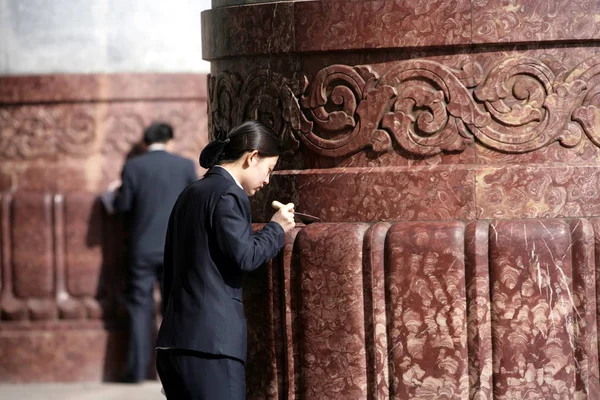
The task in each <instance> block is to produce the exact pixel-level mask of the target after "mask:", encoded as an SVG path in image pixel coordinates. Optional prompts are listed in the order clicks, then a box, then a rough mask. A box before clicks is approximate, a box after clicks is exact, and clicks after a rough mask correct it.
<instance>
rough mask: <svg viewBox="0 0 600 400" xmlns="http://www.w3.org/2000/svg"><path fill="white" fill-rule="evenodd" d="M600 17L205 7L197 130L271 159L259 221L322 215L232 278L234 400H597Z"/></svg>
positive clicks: (346, 4)
mask: <svg viewBox="0 0 600 400" xmlns="http://www.w3.org/2000/svg"><path fill="white" fill-rule="evenodd" d="M238 3H240V2H238ZM241 3H250V2H248V1H247V2H241ZM563 3H564V4H563ZM599 16H600V2H598V1H597V0H593V1H569V2H568V3H567V2H562V3H561V2H546V1H541V0H531V1H524V0H521V1H512V2H506V1H500V0H487V1H475V0H459V1H453V2H448V1H441V0H434V1H426V2H408V1H407V2H403V1H392V0H389V1H388V0H382V1H347V0H322V1H318V0H312V1H289V2H263V3H261V4H245V5H243V4H242V5H240V4H238V6H236V7H218V8H214V9H213V10H210V11H206V12H204V13H203V15H202V21H203V30H204V31H203V33H204V34H203V40H204V49H203V51H204V58H206V59H208V60H210V61H211V63H212V64H211V65H212V71H211V76H210V81H209V102H210V103H209V130H210V132H211V134H212V135H213V136H215V135H218V134H220V133H222V132H226V131H228V130H229V129H230V128H231V127H232V126H235V125H236V124H238V123H240V122H241V121H243V120H245V119H259V120H262V121H264V122H266V123H268V124H271V125H272V126H273V127H274V128H275V130H276V131H277V132H278V134H279V135H280V136H281V138H282V139H283V140H284V142H285V143H286V147H287V149H288V150H289V153H288V154H287V155H286V156H285V157H283V158H282V160H281V162H280V169H279V171H278V172H277V173H276V174H275V175H274V176H273V178H272V183H271V185H269V187H268V189H267V190H265V191H264V192H261V194H260V195H259V196H257V197H256V198H255V199H254V202H253V203H254V204H253V207H254V216H255V219H256V222H264V221H266V220H267V219H268V218H269V216H270V214H271V213H272V211H271V210H270V209H269V208H270V207H269V204H270V201H271V200H273V199H278V200H281V201H293V202H294V203H295V204H296V205H297V206H296V207H297V209H298V210H299V211H303V212H307V213H311V214H316V215H318V216H319V217H321V218H322V220H323V222H322V223H318V224H313V225H309V226H306V227H299V228H298V229H297V231H296V232H295V234H294V235H292V236H290V237H289V239H288V245H287V247H286V250H285V251H284V254H283V256H282V257H281V258H280V259H279V260H277V261H276V262H275V263H274V264H273V266H272V269H271V272H269V273H268V274H267V275H264V276H259V275H257V276H255V277H254V278H255V279H253V280H252V281H251V283H250V284H249V292H250V293H253V295H252V297H251V298H249V299H248V301H249V302H250V301H251V302H252V307H251V309H250V310H249V319H250V320H251V322H252V321H255V322H254V323H250V324H249V329H250V332H251V333H250V338H251V341H250V358H249V363H248V374H249V376H251V377H252V379H251V380H250V381H249V390H248V393H249V398H251V399H264V398H268V399H283V398H289V399H311V400H312V399H336V400H337V399H387V398H390V399H409V398H410V399H433V398H444V399H492V398H494V399H542V398H543V399H548V398H560V399H596V398H600V389H599V384H598V334H597V312H598V302H597V291H596V286H597V273H596V271H597V265H598V262H597V261H596V260H595V259H596V257H597V252H596V250H595V248H597V247H595V243H596V241H598V240H599V239H598V223H597V221H596V217H597V215H598V214H599V213H600V200H598V195H597V194H598V189H597V188H598V183H599V176H600V161H599V160H600V118H599V117H598V116H599V115H600V111H599V107H600V103H599V99H598V97H599V96H598V95H597V94H598V91H599V90H598V87H599V86H598V85H597V83H599V82H600V58H599V56H598V47H597V40H598V38H600V25H598V24H597V23H596V21H597V19H598V17H599ZM257 285H262V286H257ZM259 288H260V289H259ZM257 292H263V293H264V296H263V297H259V296H258V295H257V294H256V293H257ZM267 293H268V295H267ZM247 303H248V302H247ZM257 315H260V316H261V318H263V319H255V318H257V317H256V316H257ZM258 321H262V323H257V322H258ZM265 330H268V331H269V332H268V334H267V333H266V331H265ZM254 332H263V334H261V335H257V334H255V333H254ZM267 355H268V357H269V358H270V359H271V362H267V361H266V360H265V359H264V358H265V357H267ZM260 360H262V361H260ZM257 361H260V362H257Z"/></svg>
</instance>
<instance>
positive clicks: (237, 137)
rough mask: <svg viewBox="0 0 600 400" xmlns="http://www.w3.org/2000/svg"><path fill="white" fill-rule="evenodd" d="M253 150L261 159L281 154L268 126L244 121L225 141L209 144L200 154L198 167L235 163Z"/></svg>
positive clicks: (278, 144)
mask: <svg viewBox="0 0 600 400" xmlns="http://www.w3.org/2000/svg"><path fill="white" fill-rule="evenodd" d="M254 150H256V151H258V155H259V156H261V157H276V156H279V155H281V153H282V149H281V141H280V140H279V139H278V138H277V136H276V135H275V133H274V132H273V130H272V129H271V128H269V127H268V126H266V125H264V124H262V123H260V122H258V121H246V122H244V123H243V124H241V125H238V126H237V127H235V128H233V129H232V130H231V132H229V134H228V135H227V137H226V138H225V140H215V141H213V142H210V143H209V144H208V145H207V146H206V147H205V148H204V150H202V153H201V154H200V166H202V168H212V167H214V166H215V165H219V164H221V163H223V162H226V161H236V160H237V159H239V158H240V157H241V156H243V155H244V154H245V153H246V152H248V151H254Z"/></svg>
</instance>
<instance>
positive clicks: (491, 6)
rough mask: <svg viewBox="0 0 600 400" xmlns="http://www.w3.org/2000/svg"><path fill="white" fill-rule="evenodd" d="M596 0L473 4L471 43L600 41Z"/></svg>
mask: <svg viewBox="0 0 600 400" xmlns="http://www.w3.org/2000/svg"><path fill="white" fill-rule="evenodd" d="M599 9H600V4H599V3H598V2H597V1H596V0H592V1H587V0H576V1H566V0H563V1H553V2H545V1H540V0H533V1H529V0H528V1H526V0H519V1H515V2H512V3H510V4H508V3H506V2H503V1H500V0H488V1H485V2H482V1H475V2H473V9H472V13H473V14H472V15H473V26H472V29H473V41H474V42H482V43H485V42H488V43H507V42H536V41H540V40H544V41H551V40H574V39H594V38H598V37H600V30H599V29H598V25H597V23H596V20H595V16H596V15H597V13H598V10H599Z"/></svg>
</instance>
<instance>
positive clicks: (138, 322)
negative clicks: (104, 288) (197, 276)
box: [124, 254, 163, 382]
mask: <svg viewBox="0 0 600 400" xmlns="http://www.w3.org/2000/svg"><path fill="white" fill-rule="evenodd" d="M162 267H163V256H162V254H154V255H139V256H135V257H132V258H131V263H130V268H129V279H128V281H127V289H126V292H125V304H126V306H127V312H128V314H129V341H128V348H127V370H126V373H125V376H124V379H125V380H128V381H131V382H140V381H143V380H145V379H146V375H147V371H148V367H149V365H150V359H151V357H152V355H153V348H154V346H153V343H152V334H153V332H154V329H153V328H154V325H153V320H154V319H153V317H154V297H153V292H154V283H155V282H156V280H157V279H158V280H159V281H160V280H161V279H162Z"/></svg>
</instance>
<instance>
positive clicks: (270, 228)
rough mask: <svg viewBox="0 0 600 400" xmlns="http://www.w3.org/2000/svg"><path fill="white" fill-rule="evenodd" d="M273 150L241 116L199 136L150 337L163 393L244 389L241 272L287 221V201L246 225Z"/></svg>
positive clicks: (224, 393) (209, 399) (192, 395)
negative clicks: (219, 134)
mask: <svg viewBox="0 0 600 400" xmlns="http://www.w3.org/2000/svg"><path fill="white" fill-rule="evenodd" d="M280 153H281V145H280V142H279V140H278V139H277V137H276V136H275V135H274V133H273V132H272V130H271V129H270V128H268V127H266V126H264V125H262V124H261V123H259V122H256V121H248V122H245V123H243V124H242V125H240V126H238V127H236V128H234V129H233V130H232V131H231V132H230V133H229V134H228V136H227V138H226V139H225V140H223V141H214V142H212V143H210V144H209V145H208V146H206V148H205V149H204V150H203V151H202V154H201V155H200V164H201V165H202V167H204V168H208V169H209V170H208V172H207V173H206V175H205V176H204V178H203V179H201V180H199V181H197V182H195V183H193V184H191V185H190V186H188V187H187V189H185V190H184V191H183V192H182V193H181V195H180V196H179V198H178V200H177V203H176V204H175V206H174V207H173V211H172V212H171V216H170V219H169V226H168V231H167V237H166V243H165V259H164V276H163V293H162V295H163V301H164V302H166V304H165V308H164V309H165V314H164V318H163V322H162V325H161V327H160V330H159V333H158V338H157V342H156V348H157V357H156V364H157V370H158V374H159V376H160V379H161V382H162V384H163V388H164V390H165V394H166V396H167V398H168V399H169V400H175V399H176V400H186V399H203V400H204V399H206V400H221V399H228V400H229V399H231V400H238V399H245V398H246V383H245V360H246V319H245V316H244V307H243V305H242V281H243V277H244V273H245V272H247V271H252V270H254V269H256V268H258V267H260V266H261V265H263V264H264V263H265V262H266V261H268V260H269V259H271V258H273V257H275V256H276V255H277V253H278V252H279V251H280V249H281V248H282V247H283V245H284V238H285V233H286V232H288V231H290V230H291V229H292V228H293V227H294V215H293V211H294V209H293V207H294V205H293V204H288V205H286V206H285V207H283V208H281V209H280V210H279V211H277V212H276V213H275V214H274V215H273V218H272V219H271V221H270V222H269V223H268V224H266V225H265V227H264V228H263V229H262V230H260V231H259V232H256V233H253V232H252V227H251V215H250V201H249V198H248V197H249V196H252V195H254V194H255V193H256V192H257V191H258V190H260V189H261V188H262V187H263V186H264V185H267V184H268V183H269V175H270V174H271V172H272V171H273V169H274V168H275V164H276V163H277V160H278V158H279V154H280Z"/></svg>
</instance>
